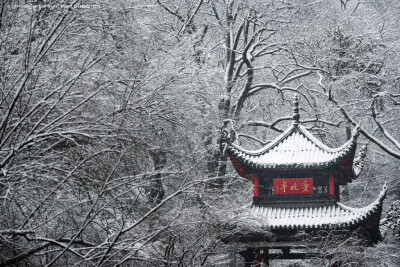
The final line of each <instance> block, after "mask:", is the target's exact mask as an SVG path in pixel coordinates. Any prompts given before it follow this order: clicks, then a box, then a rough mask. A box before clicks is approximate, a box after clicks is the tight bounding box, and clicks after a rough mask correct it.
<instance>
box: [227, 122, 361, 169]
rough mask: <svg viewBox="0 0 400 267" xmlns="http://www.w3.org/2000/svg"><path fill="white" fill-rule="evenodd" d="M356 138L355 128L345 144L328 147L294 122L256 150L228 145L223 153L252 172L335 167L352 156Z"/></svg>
mask: <svg viewBox="0 0 400 267" xmlns="http://www.w3.org/2000/svg"><path fill="white" fill-rule="evenodd" d="M357 136H358V128H356V129H355V131H353V136H352V138H351V139H350V140H348V141H347V142H346V143H345V144H343V145H342V146H340V147H338V148H330V147H328V146H326V145H325V144H323V143H322V142H321V141H319V140H318V139H317V138H315V137H314V136H313V135H312V134H311V133H310V132H309V131H308V130H307V129H306V128H305V127H304V126H302V125H301V124H297V123H294V124H293V125H291V126H290V127H289V128H288V129H287V130H286V131H285V132H284V133H282V134H281V135H280V136H278V137H277V138H276V139H275V140H273V141H272V142H270V143H269V144H267V145H266V146H264V147H263V148H261V149H259V150H255V151H249V150H246V149H244V148H242V147H240V146H238V145H236V144H233V143H230V144H228V146H227V151H228V154H229V155H230V156H233V157H234V158H236V160H238V161H239V162H240V163H241V164H243V165H245V166H247V167H251V168H253V169H287V168H307V169H308V168H324V167H329V166H333V165H336V164H338V163H340V162H341V161H343V160H344V159H345V158H347V157H348V156H351V155H352V156H353V157H354V152H355V149H356V146H357V143H356V140H357ZM351 161H352V160H351ZM351 164H352V162H351Z"/></svg>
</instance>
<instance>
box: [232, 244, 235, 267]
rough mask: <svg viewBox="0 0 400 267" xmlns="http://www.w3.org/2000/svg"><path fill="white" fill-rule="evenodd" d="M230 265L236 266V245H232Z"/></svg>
mask: <svg viewBox="0 0 400 267" xmlns="http://www.w3.org/2000/svg"><path fill="white" fill-rule="evenodd" d="M232 267H236V246H235V245H233V246H232Z"/></svg>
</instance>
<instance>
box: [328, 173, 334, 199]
mask: <svg viewBox="0 0 400 267" xmlns="http://www.w3.org/2000/svg"><path fill="white" fill-rule="evenodd" d="M334 194H335V179H334V176H333V173H331V174H329V195H334Z"/></svg>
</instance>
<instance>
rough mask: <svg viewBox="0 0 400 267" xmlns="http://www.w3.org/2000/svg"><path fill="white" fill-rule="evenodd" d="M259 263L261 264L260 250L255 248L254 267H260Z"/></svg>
mask: <svg viewBox="0 0 400 267" xmlns="http://www.w3.org/2000/svg"><path fill="white" fill-rule="evenodd" d="M260 263H261V255H260V249H259V248H256V251H255V255H254V266H255V267H261V264H260Z"/></svg>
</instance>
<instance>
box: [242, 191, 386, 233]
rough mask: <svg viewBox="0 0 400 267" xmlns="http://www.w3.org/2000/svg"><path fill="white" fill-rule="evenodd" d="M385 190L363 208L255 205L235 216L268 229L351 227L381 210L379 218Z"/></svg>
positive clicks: (363, 222) (339, 205) (340, 205)
mask: <svg viewBox="0 0 400 267" xmlns="http://www.w3.org/2000/svg"><path fill="white" fill-rule="evenodd" d="M386 192H387V186H386V184H385V185H384V186H383V188H382V190H381V192H380V195H379V197H378V198H377V199H376V200H375V201H374V202H373V203H371V204H370V205H368V206H366V207H364V208H351V207H348V206H345V205H343V204H341V203H336V204H330V205H326V206H322V207H321V206H320V207H309V208H284V207H274V206H271V207H268V206H266V207H258V206H253V207H252V208H251V209H249V210H247V211H245V212H244V213H242V214H239V215H237V218H236V219H239V220H240V221H245V223H246V224H251V225H252V226H256V227H257V226H258V227H262V228H265V229H267V230H285V229H293V230H307V229H349V228H353V227H357V226H360V225H363V224H365V223H366V222H367V221H368V220H370V219H371V218H372V219H373V218H375V217H377V216H375V215H377V214H378V213H379V216H378V220H379V218H380V212H381V210H382V202H383V200H384V199H385V197H386ZM249 226H250V225H249Z"/></svg>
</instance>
